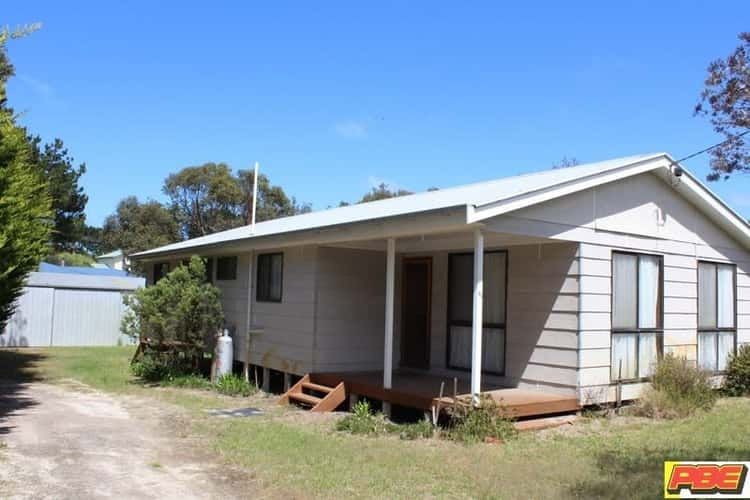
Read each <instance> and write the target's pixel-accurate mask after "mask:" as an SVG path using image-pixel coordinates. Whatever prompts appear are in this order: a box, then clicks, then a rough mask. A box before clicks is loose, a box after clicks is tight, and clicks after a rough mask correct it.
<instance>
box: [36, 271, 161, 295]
mask: <svg viewBox="0 0 750 500" xmlns="http://www.w3.org/2000/svg"><path fill="white" fill-rule="evenodd" d="M145 284H146V280H145V278H138V277H135V276H122V275H91V274H67V273H58V272H49V271H44V272H42V271H40V272H33V273H29V275H28V276H27V277H26V286H27V287H52V288H82V289H88V290H124V291H132V290H135V289H136V288H140V287H142V286H145Z"/></svg>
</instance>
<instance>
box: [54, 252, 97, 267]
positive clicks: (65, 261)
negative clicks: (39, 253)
mask: <svg viewBox="0 0 750 500" xmlns="http://www.w3.org/2000/svg"><path fill="white" fill-rule="evenodd" d="M45 262H49V263H50V264H56V265H58V266H61V265H65V266H73V267H92V266H93V265H94V264H95V263H96V260H94V258H93V257H92V256H90V255H88V254H85V253H75V252H58V253H53V254H51V255H49V256H48V257H47V258H46V259H45Z"/></svg>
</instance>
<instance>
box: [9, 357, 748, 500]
mask: <svg viewBox="0 0 750 500" xmlns="http://www.w3.org/2000/svg"><path fill="white" fill-rule="evenodd" d="M131 355H132V349H129V348H87V349H77V348H68V349H66V348H59V349H46V350H33V351H32V350H23V351H20V354H16V353H13V352H8V351H5V352H3V351H2V350H0V377H2V376H8V375H10V374H12V373H16V374H18V373H19V370H20V372H21V373H22V375H23V376H24V377H27V378H29V379H42V380H47V381H50V382H57V383H64V384H70V383H71V382H70V381H71V380H77V381H80V382H82V383H85V384H87V385H91V386H93V387H95V388H97V389H101V390H103V391H107V392H112V393H119V394H122V393H129V394H137V395H140V396H146V397H154V398H158V399H161V400H164V401H168V402H170V403H175V404H179V405H181V406H183V407H185V408H186V409H187V411H188V412H190V414H191V415H192V416H193V418H192V421H193V425H192V429H191V431H192V432H197V433H201V434H203V435H204V436H205V437H207V438H208V439H209V442H211V443H213V446H214V447H215V450H216V452H217V453H218V454H220V455H221V456H223V457H224V458H225V459H226V460H228V461H230V462H233V463H236V464H241V465H243V466H246V467H247V469H248V472H249V473H252V474H253V475H255V476H256V477H258V478H259V479H260V480H262V481H263V482H264V484H266V485H268V487H269V488H272V489H273V490H274V491H276V492H278V491H280V490H281V491H283V492H284V493H285V494H289V495H294V496H303V497H334V496H335V497H341V496H348V497H381V498H382V497H388V498H407V497H408V498H414V497H435V496H438V497H452V498H462V497H466V498H468V497H472V498H476V497H484V498H542V497H552V498H560V497H579V498H601V497H604V498H659V497H661V491H662V490H661V488H662V474H663V472H662V467H663V464H662V462H663V461H664V460H668V459H669V460H674V459H676V460H740V459H747V458H748V456H750V419H749V418H748V415H750V400H747V399H738V398H733V399H722V400H720V402H719V404H718V405H717V407H716V408H715V409H714V410H712V411H711V412H710V413H707V414H704V415H701V416H699V417H695V418H692V419H687V420H679V421H669V422H653V421H649V420H644V419H635V418H621V417H617V418H614V419H604V418H592V419H580V420H579V421H578V422H577V423H576V424H575V425H573V426H568V427H566V428H565V429H555V430H548V431H543V432H540V433H524V434H521V435H520V436H519V438H518V439H516V440H514V441H511V442H509V443H506V444H503V445H484V444H480V445H473V446H466V445H460V444H455V443H451V442H446V441H441V440H438V439H428V440H419V441H401V440H399V439H398V437H393V436H389V437H380V438H367V437H358V436H351V435H348V434H342V433H337V432H335V431H333V423H332V421H331V420H325V419H323V420H320V419H316V420H315V421H314V422H313V423H310V422H309V421H305V420H304V419H300V418H295V415H296V412H294V411H284V410H283V409H278V410H277V411H273V410H272V411H270V412H268V413H267V414H266V415H265V416H262V417H253V418H246V419H217V418H212V417H209V416H207V415H206V413H205V411H203V410H205V409H206V408H211V407H218V406H222V407H231V406H235V407H242V406H247V405H249V404H256V403H262V402H263V401H262V400H263V399H264V398H261V397H259V396H255V397H253V398H250V399H229V398H226V397H221V396H218V395H215V394H214V393H212V392H208V391H190V390H184V389H178V388H170V389H156V388H151V387H144V386H142V385H140V384H137V383H134V380H133V378H132V377H131V376H130V374H129V371H128V361H129V358H130V356H131ZM259 398H260V399H259ZM265 402H266V405H267V406H268V408H272V407H273V405H272V404H269V402H271V403H272V400H269V399H268V398H265ZM297 415H298V414H297Z"/></svg>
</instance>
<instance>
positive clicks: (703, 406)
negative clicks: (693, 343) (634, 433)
mask: <svg viewBox="0 0 750 500" xmlns="http://www.w3.org/2000/svg"><path fill="white" fill-rule="evenodd" d="M717 397H718V394H717V392H716V391H715V390H714V388H713V386H712V384H711V374H710V373H709V372H707V371H705V370H702V369H700V368H697V367H696V366H695V365H694V364H693V363H692V362H690V361H688V360H687V359H685V358H684V357H675V356H673V355H671V354H667V355H666V356H664V357H663V358H662V359H661V360H660V361H659V362H658V363H657V364H656V367H655V368H654V373H653V375H652V378H651V387H648V388H646V389H645V390H644V391H643V393H642V394H641V397H640V399H639V400H638V402H637V403H636V405H635V407H634V411H635V413H636V414H638V415H643V416H646V417H651V418H667V419H669V418H682V417H687V416H690V415H692V414H694V413H695V412H696V411H699V410H710V409H711V408H712V407H713V405H714V403H716V399H717Z"/></svg>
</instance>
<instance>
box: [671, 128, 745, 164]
mask: <svg viewBox="0 0 750 500" xmlns="http://www.w3.org/2000/svg"><path fill="white" fill-rule="evenodd" d="M747 134H750V130H745V131H744V132H742V133H741V134H737V135H735V136H734V137H732V138H731V139H727V140H725V141H721V142H719V143H716V144H714V145H713V146H709V147H707V148H706V149H701V150H700V151H697V152H695V153H693V154H689V155H687V156H686V157H685V158H680V159H679V160H675V163H681V162H683V161H685V160H689V159H691V158H695V157H696V156H698V155H702V154H703V153H708V152H709V151H711V150H712V149H715V148H718V147H719V146H723V145H724V144H726V143H728V142H731V141H733V140H735V139H738V138H740V137H742V136H745V135H747Z"/></svg>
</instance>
